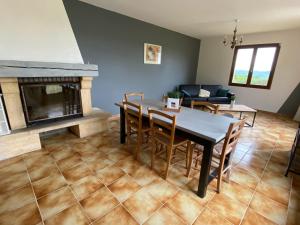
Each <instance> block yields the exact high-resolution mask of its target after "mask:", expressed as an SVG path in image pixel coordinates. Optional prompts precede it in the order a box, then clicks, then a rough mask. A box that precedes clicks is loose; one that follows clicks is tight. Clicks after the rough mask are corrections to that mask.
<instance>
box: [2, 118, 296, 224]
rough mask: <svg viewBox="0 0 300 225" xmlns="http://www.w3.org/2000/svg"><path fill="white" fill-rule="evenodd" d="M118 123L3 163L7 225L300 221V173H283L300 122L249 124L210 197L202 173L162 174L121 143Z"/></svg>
mask: <svg viewBox="0 0 300 225" xmlns="http://www.w3.org/2000/svg"><path fill="white" fill-rule="evenodd" d="M117 123H118V121H114V122H112V124H111V129H110V131H108V132H105V133H102V134H99V135H95V136H92V137H88V138H84V139H78V138H76V137H75V136H74V135H72V134H70V133H65V134H60V135H56V136H52V137H50V138H47V139H44V140H43V149H42V150H41V151H35V152H32V153H28V154H24V155H21V156H18V157H15V158H12V159H9V160H5V161H1V162H0V202H1V203H0V224H14V225H17V224H26V225H27V224H28V225H30V224H32V225H35V224H56V225H57V224H68V225H74V224H218V225H220V224H259V225H262V224H290V225H292V224H299V221H300V177H299V176H296V175H292V174H290V175H289V177H285V176H283V174H284V172H285V168H286V165H287V160H288V156H289V149H290V147H291V143H292V141H293V138H294V135H295V130H296V127H297V124H296V123H294V122H293V121H291V120H288V119H286V118H283V117H279V116H275V115H273V114H268V113H259V114H258V116H257V120H256V125H255V127H254V128H245V129H244V130H243V134H242V137H241V139H240V142H239V144H238V146H237V150H236V153H235V155H234V157H233V163H234V169H233V172H232V176H231V181H230V182H229V183H224V184H223V189H222V193H221V194H216V192H215V190H216V189H215V188H216V182H215V181H213V182H212V183H211V184H210V185H209V188H208V192H207V196H206V197H205V198H204V199H201V198H198V197H197V196H196V195H195V191H196V190H197V185H198V176H199V172H198V171H196V170H195V171H193V173H192V176H191V177H190V178H189V179H187V178H186V177H185V176H184V175H185V172H186V170H185V168H184V166H183V163H181V164H180V163H179V164H177V165H175V166H173V167H172V169H171V170H170V175H169V178H168V180H167V181H165V180H163V179H162V178H160V176H159V175H158V174H157V171H162V169H163V168H164V167H163V164H162V163H163V161H162V160H157V161H156V163H155V171H152V170H150V169H149V163H150V156H149V149H147V148H145V149H144V150H143V152H142V154H141V156H142V163H138V162H137V161H135V160H134V159H133V157H132V154H131V151H132V149H133V146H126V145H124V146H122V145H120V144H119V133H118V124H117Z"/></svg>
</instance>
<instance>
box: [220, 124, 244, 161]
mask: <svg viewBox="0 0 300 225" xmlns="http://www.w3.org/2000/svg"><path fill="white" fill-rule="evenodd" d="M244 125H245V120H239V121H238V122H235V123H231V124H230V126H229V128H228V131H227V133H226V137H225V141H224V145H223V148H222V153H221V161H224V160H225V156H226V155H227V153H229V152H231V151H233V150H234V149H235V147H236V144H237V142H238V139H239V137H240V135H241V132H242V130H243V128H244Z"/></svg>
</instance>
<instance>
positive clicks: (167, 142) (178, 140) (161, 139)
mask: <svg viewBox="0 0 300 225" xmlns="http://www.w3.org/2000/svg"><path fill="white" fill-rule="evenodd" d="M153 138H154V139H155V140H157V141H158V142H160V143H162V144H164V145H170V140H169V139H168V138H167V137H164V136H161V135H159V136H158V135H155V136H154V137H153ZM187 142H188V140H187V139H184V138H181V137H177V136H175V138H174V143H173V146H174V147H177V146H180V145H184V144H187Z"/></svg>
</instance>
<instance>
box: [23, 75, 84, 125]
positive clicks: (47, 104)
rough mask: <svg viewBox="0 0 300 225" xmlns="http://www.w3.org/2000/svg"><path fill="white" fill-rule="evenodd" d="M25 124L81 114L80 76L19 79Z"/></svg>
mask: <svg viewBox="0 0 300 225" xmlns="http://www.w3.org/2000/svg"><path fill="white" fill-rule="evenodd" d="M19 87H20V92H21V99H22V104H23V110H24V114H25V119H26V123H27V126H32V125H35V124H41V123H48V122H53V121H58V120H63V119H70V118H74V117H81V116H82V106H81V98H80V78H79V77H34V78H19Z"/></svg>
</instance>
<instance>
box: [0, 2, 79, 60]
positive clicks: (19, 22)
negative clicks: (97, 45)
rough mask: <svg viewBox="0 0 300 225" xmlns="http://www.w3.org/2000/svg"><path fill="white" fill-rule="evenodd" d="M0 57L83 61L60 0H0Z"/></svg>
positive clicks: (0, 58)
mask: <svg viewBox="0 0 300 225" xmlns="http://www.w3.org/2000/svg"><path fill="white" fill-rule="evenodd" d="M0 29H1V31H0V60H22V61H48V62H67V63H83V60H82V57H81V54H80V51H79V48H78V45H77V42H76V39H75V36H74V34H73V31H72V28H71V25H70V22H69V19H68V16H67V14H66V11H65V8H64V5H63V2H62V0H0Z"/></svg>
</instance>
